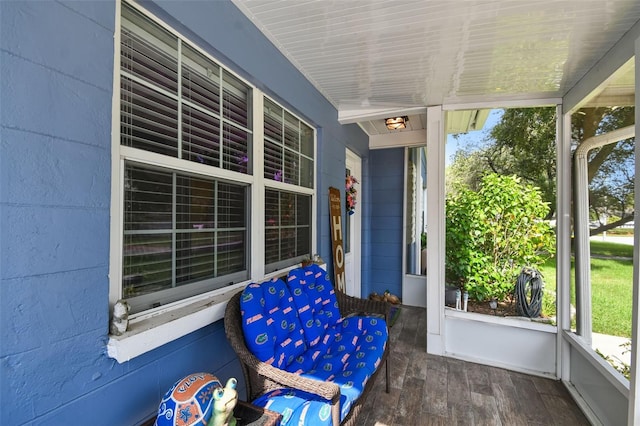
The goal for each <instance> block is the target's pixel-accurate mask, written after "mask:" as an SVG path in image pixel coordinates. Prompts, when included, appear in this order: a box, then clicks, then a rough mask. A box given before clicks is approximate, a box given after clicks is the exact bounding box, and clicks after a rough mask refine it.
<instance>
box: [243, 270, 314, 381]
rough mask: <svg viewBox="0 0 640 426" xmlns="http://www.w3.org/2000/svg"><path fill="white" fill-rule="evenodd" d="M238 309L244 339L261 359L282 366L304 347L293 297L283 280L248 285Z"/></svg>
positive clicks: (302, 351)
mask: <svg viewBox="0 0 640 426" xmlns="http://www.w3.org/2000/svg"><path fill="white" fill-rule="evenodd" d="M240 310H241V312H242V329H243V331H244V336H245V342H246V344H247V347H248V348H249V350H250V351H251V352H252V353H253V354H254V355H255V356H256V357H257V358H258V359H259V360H260V361H263V362H266V363H269V364H272V365H274V366H276V367H278V368H283V369H284V368H286V367H287V365H289V364H291V363H292V362H293V361H294V360H295V359H296V357H298V356H300V355H302V353H304V351H305V350H306V346H305V343H304V338H303V337H304V336H303V331H302V326H301V324H300V321H299V319H298V315H297V312H296V308H295V305H294V304H293V298H292V297H291V294H290V293H289V289H288V288H287V286H286V284H285V283H284V282H283V281H282V280H272V281H268V282H264V283H262V284H255V283H253V284H249V285H248V286H247V287H246V288H245V290H244V292H243V294H242V297H241V299H240Z"/></svg>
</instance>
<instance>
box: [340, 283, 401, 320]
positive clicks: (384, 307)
mask: <svg viewBox="0 0 640 426" xmlns="http://www.w3.org/2000/svg"><path fill="white" fill-rule="evenodd" d="M336 299H338V305H339V307H340V315H341V316H342V317H343V318H344V317H347V316H349V315H354V314H355V315H358V314H372V315H380V316H383V317H384V319H385V320H386V321H389V319H390V313H391V304H390V303H387V302H383V301H379V300H371V299H360V298H358V297H353V296H349V295H347V294H345V293H343V292H342V291H340V290H337V289H336Z"/></svg>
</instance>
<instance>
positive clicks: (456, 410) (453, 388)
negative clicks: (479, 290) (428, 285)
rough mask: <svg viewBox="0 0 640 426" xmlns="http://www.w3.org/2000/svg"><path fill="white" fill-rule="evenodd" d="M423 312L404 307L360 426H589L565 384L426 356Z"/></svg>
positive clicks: (362, 414) (364, 409)
mask: <svg viewBox="0 0 640 426" xmlns="http://www.w3.org/2000/svg"><path fill="white" fill-rule="evenodd" d="M425 338H426V313H425V310H424V309H420V308H412V307H405V306H403V307H402V312H401V314H400V317H399V318H398V320H397V321H396V323H395V324H394V326H393V327H392V329H391V337H390V341H391V345H392V346H391V354H390V360H389V365H390V367H391V392H390V393H386V392H385V380H384V372H383V371H381V374H380V375H379V376H378V378H377V379H376V384H375V386H374V388H372V390H371V392H370V393H369V394H368V396H367V400H366V401H365V404H364V405H363V407H362V411H361V412H360V415H359V417H358V424H359V425H367V426H368V425H371V426H374V425H377V426H383V425H389V426H391V425H407V426H415V425H447V426H448V425H504V426H518V425H544V426H549V425H589V421H588V420H587V419H586V418H585V417H584V415H583V414H582V412H581V411H580V409H579V408H578V406H577V405H576V404H575V402H574V401H573V399H572V398H571V396H570V395H569V393H568V391H567V390H566V389H565V387H564V385H563V384H562V383H561V382H560V381H555V380H549V379H544V378H540V377H535V376H528V375H526V374H521V373H516V372H511V371H508V370H503V369H501V368H495V367H488V366H484V365H480V364H474V363H470V362H465V361H459V360H455V359H451V358H444V357H439V356H434V355H428V354H427V353H426V348H425V347H426V345H425Z"/></svg>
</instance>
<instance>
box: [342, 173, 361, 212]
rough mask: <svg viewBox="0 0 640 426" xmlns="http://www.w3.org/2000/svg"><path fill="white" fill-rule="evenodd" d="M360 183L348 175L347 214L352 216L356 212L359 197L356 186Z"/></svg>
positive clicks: (346, 188) (346, 184) (346, 187)
mask: <svg viewBox="0 0 640 426" xmlns="http://www.w3.org/2000/svg"><path fill="white" fill-rule="evenodd" d="M357 183H359V182H358V179H356V178H355V177H353V176H351V175H347V177H346V182H345V195H346V198H347V200H346V206H347V213H348V214H349V215H352V214H354V213H355V212H356V203H357V197H358V190H357V189H356V184H357Z"/></svg>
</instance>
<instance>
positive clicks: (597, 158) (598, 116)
mask: <svg viewBox="0 0 640 426" xmlns="http://www.w3.org/2000/svg"><path fill="white" fill-rule="evenodd" d="M555 111H556V109H555V108H554V107H544V108H512V109H505V110H504V112H503V115H502V117H501V118H500V121H499V122H498V123H497V124H496V125H495V126H494V127H493V129H491V130H490V131H489V132H488V133H487V135H486V137H485V138H484V140H483V141H482V142H481V144H480V146H479V147H472V149H468V150H466V151H461V152H460V153H459V154H458V153H457V154H456V156H455V157H454V161H453V163H452V165H451V166H450V170H449V171H448V176H447V177H448V178H451V180H452V181H456V182H457V183H456V184H455V185H453V184H452V185H450V188H455V187H460V185H465V186H467V187H469V188H477V186H478V182H480V180H481V179H482V176H484V175H485V174H486V173H488V172H493V173H498V174H501V175H512V174H515V175H517V176H520V177H521V179H523V181H525V182H527V183H529V184H532V185H534V186H536V187H538V188H540V191H541V193H542V199H543V200H544V201H545V202H547V203H549V207H550V209H549V213H548V218H551V217H553V216H554V214H555V204H556V173H557V168H556V117H555ZM633 122H634V110H633V108H632V107H613V108H583V109H581V110H580V111H578V112H577V113H575V114H573V116H572V148H574V149H575V147H577V146H578V145H579V144H580V143H581V142H582V141H584V140H586V139H588V138H590V137H592V136H595V135H598V134H602V133H606V132H609V131H611V130H615V129H619V128H622V127H625V126H628V125H631V124H633ZM633 145H634V141H633V139H631V140H626V141H621V142H618V143H616V144H611V145H607V146H604V147H602V148H599V149H594V150H593V151H592V152H591V154H590V157H589V164H588V180H589V183H590V196H589V199H590V210H591V211H592V212H593V214H594V215H596V216H597V217H602V215H603V213H608V214H615V215H616V216H618V217H619V218H620V219H619V220H618V221H617V222H615V223H610V224H606V225H605V224H602V225H601V226H600V227H598V228H597V229H593V230H591V233H592V234H595V233H599V232H602V231H605V230H607V229H610V228H613V227H616V226H619V225H621V224H623V223H626V222H628V221H630V220H632V219H633V196H632V194H633V191H634V187H633V178H634V174H633Z"/></svg>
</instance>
